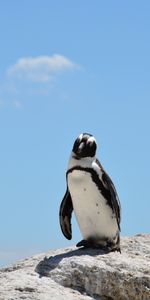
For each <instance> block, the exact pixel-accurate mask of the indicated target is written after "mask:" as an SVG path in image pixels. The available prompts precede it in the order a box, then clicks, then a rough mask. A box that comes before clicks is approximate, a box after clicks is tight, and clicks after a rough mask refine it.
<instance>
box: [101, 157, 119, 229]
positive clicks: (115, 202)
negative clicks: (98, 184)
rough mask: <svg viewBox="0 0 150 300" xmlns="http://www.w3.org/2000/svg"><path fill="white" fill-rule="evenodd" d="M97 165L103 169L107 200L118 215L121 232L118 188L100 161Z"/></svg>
mask: <svg viewBox="0 0 150 300" xmlns="http://www.w3.org/2000/svg"><path fill="white" fill-rule="evenodd" d="M96 163H97V164H98V166H99V167H100V168H101V171H102V182H103V187H104V189H105V198H106V200H107V203H108V205H109V206H110V207H111V208H112V210H113V212H114V213H115V215H116V219H117V224H118V228H119V230H120V221H121V205H120V201H119V197H118V194H117V191H116V188H115V186H114V184H113V182H112V180H111V178H110V177H109V175H108V174H107V173H106V172H105V170H104V169H103V167H102V165H101V164H100V162H99V160H98V159H96Z"/></svg>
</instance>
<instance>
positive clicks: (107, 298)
mask: <svg viewBox="0 0 150 300" xmlns="http://www.w3.org/2000/svg"><path fill="white" fill-rule="evenodd" d="M121 248H122V253H121V254H120V253H117V252H114V253H113V252H112V253H107V254H106V253H102V252H100V251H99V250H97V249H96V250H92V249H89V250H78V249H77V248H75V247H70V248H66V249H58V250H55V251H50V252H49V253H46V254H39V255H35V256H33V257H31V258H28V259H25V260H24V261H22V262H17V263H16V264H14V265H12V266H10V267H8V268H4V269H1V270H0V300H21V299H25V300H58V299H59V300H67V299H68V300H70V299H71V300H74V299H80V300H84V299H87V300H88V299H97V300H98V299H99V300H150V235H144V234H143V235H142V234H139V235H136V236H134V237H131V238H130V237H124V238H121Z"/></svg>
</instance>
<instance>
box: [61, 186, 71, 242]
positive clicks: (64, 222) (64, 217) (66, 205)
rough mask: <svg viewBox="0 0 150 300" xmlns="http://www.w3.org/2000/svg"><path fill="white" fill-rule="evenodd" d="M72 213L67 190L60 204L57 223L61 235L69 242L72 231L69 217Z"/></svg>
mask: <svg viewBox="0 0 150 300" xmlns="http://www.w3.org/2000/svg"><path fill="white" fill-rule="evenodd" d="M72 211H73V205H72V199H71V195H70V193H69V190H68V188H67V191H66V193H65V196H64V198H63V200H62V202H61V205H60V210H59V221H60V227H61V230H62V233H63V234H64V236H65V237H66V238H67V239H68V240H71V238H72V230H71V216H72Z"/></svg>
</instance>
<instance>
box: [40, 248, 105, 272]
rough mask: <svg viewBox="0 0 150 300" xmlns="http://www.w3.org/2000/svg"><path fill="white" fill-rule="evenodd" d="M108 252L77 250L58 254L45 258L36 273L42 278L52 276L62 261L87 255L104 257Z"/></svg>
mask: <svg viewBox="0 0 150 300" xmlns="http://www.w3.org/2000/svg"><path fill="white" fill-rule="evenodd" d="M107 253H108V252H106V251H104V250H100V249H84V248H81V249H77V250H71V251H69V252H65V253H64V252H63V253H61V254H57V255H54V256H50V257H45V258H44V259H43V260H41V261H40V262H39V263H38V265H37V266H36V268H35V271H36V272H37V273H38V274H39V275H40V277H42V276H50V275H49V273H50V272H51V271H52V270H53V269H55V268H57V266H58V265H59V263H60V262H61V260H62V259H65V258H70V257H73V256H83V255H84V256H85V255H90V256H96V255H104V254H107Z"/></svg>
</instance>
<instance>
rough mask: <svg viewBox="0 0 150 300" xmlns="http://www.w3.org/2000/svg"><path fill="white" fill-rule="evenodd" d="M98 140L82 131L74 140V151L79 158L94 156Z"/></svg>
mask: <svg viewBox="0 0 150 300" xmlns="http://www.w3.org/2000/svg"><path fill="white" fill-rule="evenodd" d="M96 148H97V144H96V140H95V138H94V136H93V135H91V134H89V133H81V134H80V135H79V136H78V137H77V139H76V140H75V142H74V145H73V149H72V151H73V153H74V154H75V156H76V158H77V159H81V158H85V157H94V156H95V154H96Z"/></svg>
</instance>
